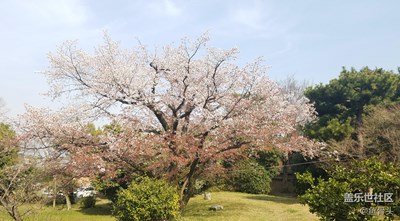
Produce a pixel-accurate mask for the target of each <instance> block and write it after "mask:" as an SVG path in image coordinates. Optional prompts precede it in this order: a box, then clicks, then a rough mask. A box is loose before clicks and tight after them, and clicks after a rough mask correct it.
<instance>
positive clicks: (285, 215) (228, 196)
mask: <svg viewBox="0 0 400 221" xmlns="http://www.w3.org/2000/svg"><path fill="white" fill-rule="evenodd" d="M212 204H220V205H222V206H224V209H223V210H220V211H209V210H208V208H209V206H210V205H212ZM179 220H180V221H194V220H196V221H197V220H199V221H225V220H230V221H268V220H271V221H291V220H293V221H312V220H318V218H317V217H316V216H315V215H313V214H311V213H310V212H309V211H308V207H307V206H303V205H300V204H299V203H298V201H297V199H296V198H293V197H279V196H266V195H253V194H245V193H234V192H216V193H212V199H211V200H210V201H207V200H204V199H203V198H202V197H201V196H197V197H195V198H192V199H191V200H190V201H189V205H188V206H187V208H186V210H185V211H184V212H183V214H182V217H181V218H180V219H179Z"/></svg>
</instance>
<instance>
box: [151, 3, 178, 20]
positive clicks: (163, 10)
mask: <svg viewBox="0 0 400 221" xmlns="http://www.w3.org/2000/svg"><path fill="white" fill-rule="evenodd" d="M149 8H150V10H151V11H154V12H155V13H157V15H166V16H171V17H176V16H179V15H180V14H181V12H182V10H181V9H180V8H179V7H178V6H177V5H176V4H175V2H173V1H172V0H163V1H161V2H160V1H158V2H157V3H156V2H152V3H151V4H149Z"/></svg>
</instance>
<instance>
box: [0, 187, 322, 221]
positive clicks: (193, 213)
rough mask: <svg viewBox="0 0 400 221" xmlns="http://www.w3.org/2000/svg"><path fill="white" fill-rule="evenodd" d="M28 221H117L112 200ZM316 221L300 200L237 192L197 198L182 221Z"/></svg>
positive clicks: (48, 210)
mask: <svg viewBox="0 0 400 221" xmlns="http://www.w3.org/2000/svg"><path fill="white" fill-rule="evenodd" d="M213 204H220V205H222V206H224V209H223V210H221V211H209V210H208V208H209V207H210V206H211V205H213ZM25 220H26V221H116V219H115V218H114V217H112V216H111V205H110V202H109V201H108V200H105V199H98V201H97V203H96V207H95V208H89V209H81V208H79V205H73V208H72V210H70V211H67V210H66V209H65V207H63V206H58V207H57V208H55V209H54V208H52V207H48V206H43V207H42V208H41V209H40V210H38V211H36V213H35V214H32V215H30V216H28V217H27V218H26V219H25ZM226 220H229V221H258V220H260V221H261V220H262V221H268V220H273V221H292V220H296V221H297V220H298V221H302V220H304V221H312V220H318V219H317V218H316V216H315V215H313V214H311V213H309V212H308V207H306V206H303V205H300V204H299V203H298V201H297V200H296V198H293V197H278V196H267V195H255V194H246V193H234V192H216V193H212V200H204V199H203V198H202V196H196V197H194V198H192V199H191V200H190V201H189V204H188V206H187V208H186V209H185V211H184V212H183V214H182V215H181V216H180V217H179V218H178V221H226ZM0 221H11V219H10V218H9V217H8V216H7V214H5V213H4V212H2V213H0Z"/></svg>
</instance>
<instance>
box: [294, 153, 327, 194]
mask: <svg viewBox="0 0 400 221" xmlns="http://www.w3.org/2000/svg"><path fill="white" fill-rule="evenodd" d="M319 160H320V159H319V158H314V159H307V158H305V157H304V156H303V155H302V154H301V153H292V154H290V155H289V162H290V164H292V165H293V166H291V170H292V172H293V173H296V174H301V173H305V172H308V173H311V175H312V177H321V178H328V174H327V172H326V171H325V169H324V168H323V166H322V165H321V164H316V163H315V162H316V161H319ZM313 161H314V162H313ZM310 187H311V185H310V184H309V183H304V182H299V181H298V180H297V179H296V181H295V191H296V194H298V195H302V194H304V193H305V192H306V190H307V189H309V188H310Z"/></svg>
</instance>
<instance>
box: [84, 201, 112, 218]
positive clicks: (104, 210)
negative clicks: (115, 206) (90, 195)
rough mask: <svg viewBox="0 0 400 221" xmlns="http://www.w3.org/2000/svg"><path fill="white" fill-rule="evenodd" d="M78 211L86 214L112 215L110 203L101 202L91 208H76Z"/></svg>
mask: <svg viewBox="0 0 400 221" xmlns="http://www.w3.org/2000/svg"><path fill="white" fill-rule="evenodd" d="M78 211H79V212H81V213H83V214H86V215H100V216H102V215H108V216H110V215H112V206H111V203H103V204H99V205H97V204H96V206H95V207H93V208H81V209H80V210H78Z"/></svg>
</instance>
